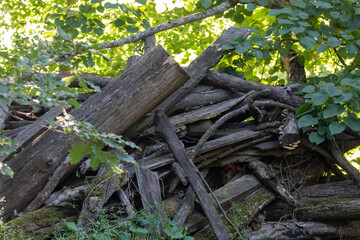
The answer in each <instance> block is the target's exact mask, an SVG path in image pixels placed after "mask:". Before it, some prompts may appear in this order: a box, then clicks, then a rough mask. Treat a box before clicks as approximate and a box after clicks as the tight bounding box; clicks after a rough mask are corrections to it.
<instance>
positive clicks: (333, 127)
mask: <svg viewBox="0 0 360 240" xmlns="http://www.w3.org/2000/svg"><path fill="white" fill-rule="evenodd" d="M329 130H330V133H331V135H335V134H339V133H342V132H343V131H344V130H345V124H344V123H340V122H332V123H330V124H329Z"/></svg>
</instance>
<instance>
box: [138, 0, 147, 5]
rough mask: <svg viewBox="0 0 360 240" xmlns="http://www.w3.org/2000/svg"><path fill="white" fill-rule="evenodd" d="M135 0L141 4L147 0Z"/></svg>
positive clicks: (144, 3)
mask: <svg viewBox="0 0 360 240" xmlns="http://www.w3.org/2000/svg"><path fill="white" fill-rule="evenodd" d="M135 1H136V2H138V3H140V4H142V5H146V3H147V0H135Z"/></svg>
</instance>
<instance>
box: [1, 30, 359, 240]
mask: <svg viewBox="0 0 360 240" xmlns="http://www.w3.org/2000/svg"><path fill="white" fill-rule="evenodd" d="M249 34H250V31H249V30H248V29H244V28H236V27H231V28H229V29H227V30H226V31H224V32H223V34H222V35H221V37H220V38H219V39H217V40H216V41H215V42H214V43H213V44H212V45H211V46H209V47H208V48H207V49H206V50H205V51H204V52H203V53H202V54H201V55H200V56H199V57H198V58H196V59H195V60H194V61H193V62H192V63H191V64H190V65H189V66H188V67H186V68H184V69H183V68H182V67H180V66H179V65H178V64H177V63H176V62H175V61H174V60H173V58H172V57H171V56H170V55H169V54H168V53H167V52H166V51H165V50H164V49H163V48H162V47H161V46H156V47H150V48H151V50H149V51H148V52H147V53H146V55H145V56H143V57H140V56H138V57H135V56H134V57H131V58H130V59H129V60H128V66H127V69H126V70H125V72H124V73H123V74H121V75H120V76H119V77H118V78H116V79H109V78H104V77H99V76H94V75H85V74H84V75H83V78H84V79H86V80H88V81H92V82H93V83H95V84H97V85H98V86H100V87H102V91H101V92H98V93H95V94H93V95H91V96H85V97H84V102H83V103H82V104H81V108H80V109H71V108H70V107H66V108H67V110H68V111H69V113H70V114H71V115H72V116H74V117H75V118H76V119H77V120H80V121H88V122H90V123H91V124H92V125H94V126H95V127H96V129H97V130H99V131H100V132H112V133H116V134H121V135H123V136H124V137H125V138H126V139H128V140H131V141H133V142H135V143H136V144H137V145H139V146H140V147H141V148H142V151H133V152H129V153H130V154H131V155H132V156H133V157H134V158H135V159H136V160H137V162H138V163H139V165H140V168H136V167H134V166H133V165H130V164H124V163H122V165H121V168H122V169H123V170H124V171H126V174H121V175H117V174H113V175H111V174H110V175H109V173H107V172H106V171H105V169H104V167H100V168H99V169H96V170H95V169H90V168H89V159H86V158H85V159H84V160H83V161H82V162H81V163H79V164H75V165H73V164H70V163H69V158H68V154H69V149H70V148H71V145H72V144H74V143H76V142H77V139H76V138H70V137H69V136H68V135H67V134H64V133H61V131H54V130H49V129H47V127H46V124H47V119H49V118H55V117H56V116H58V115H61V113H62V111H61V109H60V108H54V109H51V110H49V111H47V112H46V113H45V112H43V113H42V115H38V116H36V115H34V114H31V109H28V108H29V107H28V106H22V110H20V109H21V108H20V107H21V106H17V105H15V104H14V105H13V106H10V109H9V111H8V114H7V117H6V118H5V119H6V121H5V127H7V128H8V129H10V128H13V129H12V130H10V131H7V132H5V133H4V134H3V135H6V136H9V137H12V138H14V139H15V140H16V141H18V142H19V144H20V146H19V148H18V150H17V152H16V153H15V154H11V155H3V156H1V161H4V162H6V163H7V164H8V166H9V167H10V168H11V169H12V170H13V171H14V172H15V175H14V178H12V179H11V178H9V177H8V176H4V175H0V181H1V185H0V196H5V199H6V202H4V203H2V204H3V205H2V207H3V208H4V214H3V218H4V220H5V221H9V220H11V219H13V218H15V217H19V216H22V215H23V214H26V213H31V212H33V211H35V210H37V209H41V208H52V207H65V206H67V205H69V203H70V202H73V201H74V199H76V200H77V201H80V202H81V203H82V208H81V212H80V214H79V215H78V221H77V223H78V225H81V226H82V227H84V228H85V229H88V228H89V227H90V226H91V222H93V221H95V220H96V218H97V216H98V211H96V209H99V208H103V207H109V206H114V205H122V206H123V208H124V211H125V212H126V214H128V215H132V214H133V212H134V208H139V207H141V206H142V207H144V208H146V209H147V210H148V211H149V212H151V213H158V214H159V216H164V214H166V213H165V212H164V211H167V214H169V212H170V213H175V214H174V221H176V223H177V225H178V226H185V227H187V228H188V231H189V232H190V233H192V234H193V235H194V236H195V239H201V236H205V237H207V238H209V236H213V237H214V238H217V239H231V236H236V237H235V238H238V239H241V238H243V239H323V237H325V238H324V239H332V238H334V239H338V238H339V237H344V238H346V239H352V238H353V239H359V237H360V200H359V197H360V191H359V188H358V184H359V183H360V174H359V172H358V171H357V170H356V169H355V168H354V167H353V166H352V165H351V164H350V163H349V162H348V161H347V160H346V159H345V158H344V156H343V153H344V152H346V151H348V150H349V149H351V148H353V147H356V146H358V145H360V141H359V140H360V138H359V136H360V135H359V133H358V132H354V131H351V130H346V132H345V133H343V134H341V135H339V136H337V137H336V139H334V140H331V141H328V142H327V143H326V144H323V145H319V146H317V145H314V144H311V143H310V142H309V141H308V140H307V139H308V136H307V135H306V134H301V132H299V130H298V129H297V120H296V118H295V110H296V108H297V107H298V106H300V105H301V104H302V103H303V100H302V99H301V98H298V97H297V96H295V93H294V92H295V91H296V90H298V88H299V85H291V86H269V85H263V84H261V83H254V82H250V81H247V80H246V79H242V78H238V77H234V76H231V75H228V74H225V73H221V71H217V70H210V69H211V68H213V67H214V66H216V64H217V63H218V62H219V60H220V59H221V58H222V57H223V56H224V55H225V54H227V53H228V52H229V51H228V50H221V46H222V45H223V44H225V43H230V41H231V40H232V39H236V38H238V37H243V38H246V37H247V36H248V35H249ZM59 77H61V76H59ZM26 109H28V110H26ZM21 113H23V114H22V116H18V115H19V114H20V115H21ZM9 116H10V117H9ZM16 116H18V119H17V120H15V119H16ZM24 116H25V117H26V118H24ZM2 122H3V121H2ZM14 126H16V127H14ZM339 167H341V169H342V170H340V169H339ZM85 180H86V181H85ZM34 224H35V223H31V226H28V229H30V230H31V231H32V232H35V233H36V232H39V233H40V232H42V231H43V230H44V228H48V227H49V226H40V225H36V224H35V226H34ZM229 229H230V231H233V233H235V235H230V233H229ZM236 229H237V230H236ZM160 232H161V229H158V230H157V232H155V233H154V236H156V235H157V234H160Z"/></svg>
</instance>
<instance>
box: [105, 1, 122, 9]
mask: <svg viewBox="0 0 360 240" xmlns="http://www.w3.org/2000/svg"><path fill="white" fill-rule="evenodd" d="M104 7H105V8H118V7H119V4H118V3H109V2H106V3H105V4H104ZM120 7H121V6H120Z"/></svg>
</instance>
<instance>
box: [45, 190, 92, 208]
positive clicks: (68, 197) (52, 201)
mask: <svg viewBox="0 0 360 240" xmlns="http://www.w3.org/2000/svg"><path fill="white" fill-rule="evenodd" d="M90 190H91V189H90V186H89V185H88V184H87V185H82V186H79V187H75V188H63V189H62V190H60V191H57V192H54V193H53V194H51V195H50V197H49V198H48V199H46V201H45V205H46V206H47V207H64V206H68V205H70V203H71V202H73V201H74V200H75V199H80V200H83V199H85V197H86V196H87V195H88V194H89V192H90Z"/></svg>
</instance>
